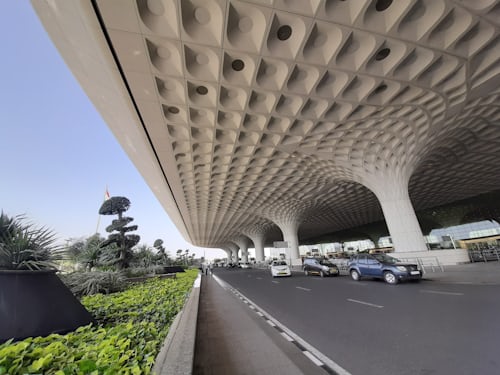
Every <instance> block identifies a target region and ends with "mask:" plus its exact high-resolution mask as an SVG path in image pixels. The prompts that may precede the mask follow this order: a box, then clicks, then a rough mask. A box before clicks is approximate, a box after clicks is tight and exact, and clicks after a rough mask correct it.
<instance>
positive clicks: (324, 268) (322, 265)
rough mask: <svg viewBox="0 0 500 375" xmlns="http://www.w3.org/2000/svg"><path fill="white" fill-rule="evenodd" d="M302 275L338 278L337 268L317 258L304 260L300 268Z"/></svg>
mask: <svg viewBox="0 0 500 375" xmlns="http://www.w3.org/2000/svg"><path fill="white" fill-rule="evenodd" d="M302 269H303V270H304V274H305V275H306V276H307V275H320V276H321V277H324V276H338V275H339V273H340V272H339V268H338V267H337V266H336V265H335V264H332V263H330V262H328V261H327V260H322V259H317V258H306V259H304V264H303V266H302Z"/></svg>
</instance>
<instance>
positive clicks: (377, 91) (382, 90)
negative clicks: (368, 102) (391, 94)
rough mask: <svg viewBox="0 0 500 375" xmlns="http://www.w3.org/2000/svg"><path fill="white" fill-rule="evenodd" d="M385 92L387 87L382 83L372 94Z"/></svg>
mask: <svg viewBox="0 0 500 375" xmlns="http://www.w3.org/2000/svg"><path fill="white" fill-rule="evenodd" d="M385 90H387V85H386V84H384V83H383V84H381V85H380V86H379V87H377V88H376V89H375V91H374V92H373V93H374V94H380V93H382V92H384V91H385Z"/></svg>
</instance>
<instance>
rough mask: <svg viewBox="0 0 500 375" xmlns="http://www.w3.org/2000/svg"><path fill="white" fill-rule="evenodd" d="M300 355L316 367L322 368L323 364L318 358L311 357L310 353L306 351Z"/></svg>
mask: <svg viewBox="0 0 500 375" xmlns="http://www.w3.org/2000/svg"><path fill="white" fill-rule="evenodd" d="M302 353H304V355H305V356H306V357H307V358H309V359H310V360H311V361H312V362H313V363H314V364H315V365H316V366H323V362H321V361H320V360H319V359H318V358H316V357H315V356H313V355H312V354H311V353H309V352H308V351H307V350H304V351H303V352H302Z"/></svg>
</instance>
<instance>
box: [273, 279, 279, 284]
mask: <svg viewBox="0 0 500 375" xmlns="http://www.w3.org/2000/svg"><path fill="white" fill-rule="evenodd" d="M271 282H272V283H275V284H279V283H280V282H279V281H274V280H273V281H271Z"/></svg>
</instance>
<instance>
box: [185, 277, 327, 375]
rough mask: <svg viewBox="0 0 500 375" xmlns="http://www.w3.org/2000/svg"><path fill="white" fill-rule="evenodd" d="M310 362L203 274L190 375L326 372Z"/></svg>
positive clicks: (293, 346) (247, 306)
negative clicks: (191, 374)
mask: <svg viewBox="0 0 500 375" xmlns="http://www.w3.org/2000/svg"><path fill="white" fill-rule="evenodd" d="M313 360H314V358H313ZM313 360H311V359H310V358H308V357H307V355H305V354H304V350H302V349H301V348H300V345H296V344H294V342H293V341H290V340H289V338H288V339H286V335H283V334H282V333H280V331H279V329H276V328H274V327H273V326H271V324H269V323H268V321H267V320H266V319H265V318H264V317H263V316H262V315H261V314H259V312H258V310H257V309H255V308H250V307H249V305H248V303H244V302H243V301H242V300H241V299H239V298H238V297H237V296H236V295H235V294H234V293H232V292H231V291H230V290H228V289H224V288H223V287H222V286H220V285H219V284H218V282H217V281H216V280H215V276H210V275H209V276H203V278H202V282H201V293H200V304H199V310H198V330H197V335H196V344H195V355H194V366H193V374H197V375H215V374H217V375H224V374H227V375H243V374H248V375H254V374H273V375H280V374H283V375H285V374H286V375H293V374H297V375H299V374H311V375H314V374H323V375H324V374H328V372H327V371H326V370H325V369H323V368H322V367H319V366H320V364H319V363H314V362H313ZM316 361H317V360H316Z"/></svg>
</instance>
